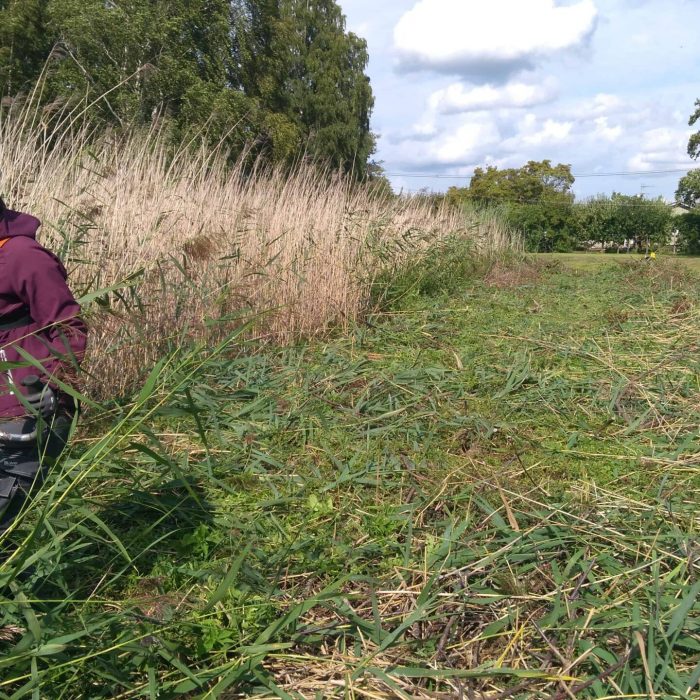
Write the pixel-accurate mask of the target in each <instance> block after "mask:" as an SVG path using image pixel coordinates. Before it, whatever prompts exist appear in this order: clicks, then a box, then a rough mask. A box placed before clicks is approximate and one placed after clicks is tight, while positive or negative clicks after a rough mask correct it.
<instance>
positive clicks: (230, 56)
mask: <svg viewBox="0 0 700 700" xmlns="http://www.w3.org/2000/svg"><path fill="white" fill-rule="evenodd" d="M367 62H368V54H367V45H366V42H365V41H364V40H363V39H361V38H359V37H358V36H356V35H355V34H353V33H352V32H348V31H347V29H346V23H345V17H344V15H343V13H342V11H341V9H340V7H339V6H338V4H337V2H335V0H0V92H1V94H2V97H3V102H2V104H3V109H5V110H7V109H11V108H12V107H16V106H18V105H21V104H22V103H23V102H24V101H26V100H27V99H30V98H32V99H34V100H36V101H37V102H38V103H39V104H40V107H41V109H42V118H43V119H48V118H50V117H51V114H53V113H56V112H59V111H61V110H64V111H65V108H69V109H70V108H72V107H74V106H77V107H79V106H80V105H81V104H85V105H89V104H91V103H93V102H94V103H95V104H94V107H93V108H92V109H91V110H90V113H91V115H93V118H94V119H96V120H97V122H98V123H99V124H100V125H103V126H105V127H107V128H116V129H134V128H147V129H152V128H157V129H159V130H161V131H163V132H165V133H166V134H168V135H169V136H170V137H172V138H173V139H176V140H180V141H182V140H183V139H186V138H189V137H191V136H192V135H193V134H198V135H202V136H203V137H204V138H206V139H208V140H209V141H210V142H211V143H215V144H222V145H223V146H224V147H225V148H226V149H227V150H228V153H229V154H230V155H231V157H232V158H236V157H238V156H239V155H240V154H241V153H242V152H243V151H244V150H245V151H246V152H250V153H251V154H252V155H253V156H259V155H262V156H263V157H265V158H268V159H270V160H272V161H274V162H277V163H292V162H295V161H297V160H298V159H299V158H302V157H304V158H308V159H313V160H314V161H319V162H322V163H324V164H326V165H328V166H330V167H332V168H340V169H343V170H344V171H346V172H348V173H354V174H355V175H356V176H357V177H358V178H364V176H365V175H366V173H367V170H368V164H369V162H370V157H371V155H372V153H373V152H374V147H375V139H374V136H373V134H372V132H371V130H370V116H371V112H372V108H373V105H374V98H373V94H372V88H371V85H370V81H369V78H368V77H367V75H366V72H365V71H366V68H367Z"/></svg>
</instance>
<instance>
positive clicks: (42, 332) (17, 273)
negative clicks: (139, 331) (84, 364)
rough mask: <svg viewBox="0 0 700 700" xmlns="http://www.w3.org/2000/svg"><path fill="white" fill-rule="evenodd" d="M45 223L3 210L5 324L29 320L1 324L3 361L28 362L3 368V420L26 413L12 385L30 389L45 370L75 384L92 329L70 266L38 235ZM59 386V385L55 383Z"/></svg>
mask: <svg viewBox="0 0 700 700" xmlns="http://www.w3.org/2000/svg"><path fill="white" fill-rule="evenodd" d="M39 226H41V222H40V221H39V220H38V219H36V218H34V217H33V216H30V215H28V214H21V213H19V212H16V211H10V210H9V209H5V210H4V211H2V212H1V213H0V240H3V239H5V238H7V239H9V240H8V241H7V243H6V244H5V245H3V247H2V248H0V326H1V325H2V323H3V322H4V321H5V320H8V319H14V318H17V317H20V316H22V315H23V314H24V312H26V315H28V316H29V317H30V318H29V319H28V320H29V323H28V325H24V326H22V327H20V328H13V329H12V330H2V329H0V360H4V361H7V362H19V363H23V364H24V365H25V366H22V367H16V368H12V369H9V370H8V369H6V368H0V419H2V418H6V417H17V416H23V415H25V414H26V411H25V409H24V407H23V406H22V404H21V403H20V402H19V401H18V400H17V398H16V396H14V394H13V393H12V391H11V390H10V386H11V382H10V377H11V379H12V383H13V384H14V388H15V389H20V390H21V391H23V392H26V389H24V388H23V387H22V386H21V382H22V379H23V378H24V377H26V376H28V375H30V374H35V375H42V376H41V377H40V378H41V380H42V381H43V382H45V383H49V384H52V383H53V381H52V380H53V379H54V378H58V379H60V380H61V381H63V382H65V383H67V384H71V382H72V381H73V379H74V378H75V376H76V372H77V368H78V364H79V363H80V361H81V360H82V359H83V355H84V354H85V345H86V340H87V329H86V326H85V324H84V322H83V321H82V319H81V318H80V315H79V314H80V306H79V304H78V303H77V302H76V300H75V298H74V297H73V295H72V294H71V291H70V289H68V285H67V284H66V279H67V274H66V270H65V268H64V267H63V265H62V264H61V262H60V260H59V259H58V258H57V257H56V256H55V255H53V253H50V252H49V251H48V250H46V249H45V248H42V247H41V246H40V245H39V244H38V243H37V242H36V240H35V236H36V232H37V229H38V228H39ZM18 347H19V348H21V349H22V350H24V351H25V352H26V353H28V354H29V355H30V356H31V357H33V358H34V359H36V360H38V361H39V362H40V363H41V365H42V366H43V368H44V371H43V372H41V371H40V370H39V369H38V368H37V367H36V366H27V361H26V359H24V358H23V357H22V355H21V354H20V353H19V352H18V350H17V348H18ZM54 386H55V385H54Z"/></svg>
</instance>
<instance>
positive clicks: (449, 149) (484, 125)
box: [434, 120, 500, 164]
mask: <svg viewBox="0 0 700 700" xmlns="http://www.w3.org/2000/svg"><path fill="white" fill-rule="evenodd" d="M499 139H500V133H499V131H498V129H497V128H496V125H495V124H494V123H493V121H492V120H483V121H469V122H467V123H465V124H462V126H460V127H459V128H458V129H456V130H455V131H454V132H452V133H450V134H448V135H446V136H445V137H444V138H442V139H441V140H440V142H438V143H436V144H435V146H434V148H435V151H434V153H435V157H436V159H437V160H438V162H440V163H443V164H460V163H465V162H466V163H471V162H475V161H478V160H480V159H482V158H483V157H484V155H483V154H484V149H485V148H489V147H490V146H492V145H494V144H496V143H497V142H498V141H499Z"/></svg>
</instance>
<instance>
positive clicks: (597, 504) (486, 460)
mask: <svg viewBox="0 0 700 700" xmlns="http://www.w3.org/2000/svg"><path fill="white" fill-rule="evenodd" d="M557 257H558V256H557ZM600 257H601V258H605V259H608V258H611V257H614V256H602V255H601V256H600ZM657 262H659V264H656V265H653V266H652V265H648V264H645V263H643V262H641V263H637V264H625V265H622V266H621V265H609V266H608V265H605V266H601V267H600V268H592V269H589V270H582V269H578V268H571V267H570V266H569V265H568V264H561V263H560V262H559V261H558V259H557V258H555V259H554V260H552V259H546V258H545V259H544V261H542V260H539V259H537V260H535V261H534V262H533V261H528V260H520V261H518V260H510V261H501V262H498V263H495V264H493V265H492V266H490V267H489V268H487V269H485V270H482V271H481V272H480V273H479V275H478V278H476V277H474V276H472V277H468V278H465V279H462V280H461V282H460V283H459V284H455V276H458V275H461V274H464V273H465V272H468V271H469V269H471V268H468V269H467V268H464V269H463V268H461V267H460V266H451V267H450V269H451V270H453V273H452V276H451V278H450V279H448V280H444V279H443V280H442V281H441V283H440V284H439V285H436V284H427V282H426V277H425V269H424V270H423V271H422V273H421V277H420V280H421V281H420V284H416V285H412V284H408V283H407V280H406V277H405V276H403V277H402V276H401V275H399V276H397V280H398V288H397V290H395V293H392V290H391V289H386V288H385V289H384V290H383V294H382V296H383V298H384V299H385V300H393V303H392V305H391V306H390V307H387V306H385V307H384V308H383V309H382V310H378V311H377V312H376V313H374V314H371V315H370V316H369V317H368V318H367V322H366V323H365V324H362V325H361V326H358V327H357V328H355V329H354V330H353V331H352V333H350V334H349V335H348V336H338V337H336V338H331V339H329V340H327V341H325V342H317V343H308V344H303V345H299V346H297V347H293V348H272V347H268V348H265V349H262V350H260V349H255V348H250V350H251V351H250V352H249V351H248V349H246V348H244V347H243V343H242V342H241V341H240V338H241V337H242V336H240V335H239V336H237V337H234V338H232V339H231V340H230V342H228V343H223V344H222V345H221V346H219V347H218V348H216V349H205V348H200V349H194V350H192V351H191V352H184V351H183V352H180V353H177V354H176V355H174V356H173V357H172V358H170V359H169V361H168V364H166V365H164V366H163V367H161V368H159V370H158V371H156V372H154V374H153V375H152V379H151V380H150V381H149V382H148V383H147V385H146V387H145V388H144V391H143V392H142V394H141V395H140V397H138V398H137V399H135V401H134V402H133V403H132V404H129V405H126V406H122V407H120V408H115V409H114V410H115V411H116V412H117V413H116V414H114V415H111V416H105V415H99V416H98V415H97V414H96V413H95V412H93V414H92V415H93V417H92V418H89V417H88V418H87V419H86V424H85V426H84V431H85V435H84V437H83V440H82V441H81V442H79V443H77V444H76V446H75V449H74V454H73V455H72V456H71V459H70V460H68V462H67V465H66V468H65V471H66V472H67V473H66V474H65V475H63V476H60V475H57V477H56V478H55V479H54V481H53V483H52V487H51V488H48V489H46V490H45V491H44V492H42V495H41V497H40V498H39V499H38V500H37V501H36V505H35V506H34V508H33V509H32V511H31V512H30V513H29V514H28V516H27V518H26V520H25V521H24V522H22V523H20V525H19V527H18V529H17V530H16V531H15V532H14V533H12V538H13V539H14V541H15V542H17V543H21V547H20V549H18V550H16V551H15V553H14V554H13V555H11V558H10V560H9V562H8V563H6V564H5V566H4V567H3V568H0V583H3V584H4V588H3V589H2V593H1V595H2V596H3V597H1V598H0V605H1V607H0V614H1V615H2V617H0V640H4V641H0V670H1V673H0V697H2V698H21V697H30V696H33V697H51V698H102V697H104V698H107V697H109V698H112V697H122V698H136V697H146V698H174V697H190V698H194V697H196V698H215V697H221V698H237V697H251V696H258V697H266V698H273V697H274V698H290V697H291V698H316V697H318V698H333V697H337V698H346V697H347V698H365V697H368V698H370V697H371V698H382V697H386V698H426V699H427V698H436V697H445V698H452V697H460V696H461V695H462V696H464V697H470V694H471V697H479V698H523V699H525V698H528V699H529V698H542V699H544V698H562V699H563V698H569V697H571V696H572V695H573V696H574V697H576V698H602V697H610V698H613V697H614V698H622V697H626V698H629V697H637V698H647V697H656V698H691V697H697V681H698V678H699V677H700V671H699V670H698V668H699V666H698V662H699V661H700V601H699V600H698V594H699V593H700V583H699V581H700V579H699V578H698V573H699V570H698V569H699V566H698V565H699V561H700V559H699V557H698V553H699V550H698V533H697V525H698V517H697V503H698V493H699V492H698V486H699V480H698V468H697V465H698V455H700V427H699V424H700V404H699V403H698V395H699V389H700V387H699V386H698V377H699V376H700V371H699V370H700V354H699V353H698V348H700V325H699V324H698V321H699V320H700V306H699V304H700V296H699V294H698V292H699V290H700V288H699V287H698V283H697V281H696V279H695V278H694V277H693V276H692V275H691V274H690V273H689V272H688V270H687V269H685V268H684V267H682V266H676V265H672V264H670V263H667V262H665V261H657ZM474 269H476V268H474ZM470 274H472V275H476V272H471V273H470ZM388 284H389V287H390V286H391V282H389V283H388ZM446 290H447V291H446ZM421 292H422V293H421ZM252 350H257V351H256V352H252ZM98 436H99V437H102V441H98ZM37 521H38V524H37ZM22 538H24V539H22Z"/></svg>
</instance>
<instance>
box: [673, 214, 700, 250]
mask: <svg viewBox="0 0 700 700" xmlns="http://www.w3.org/2000/svg"><path fill="white" fill-rule="evenodd" d="M675 224H676V226H677V228H678V234H679V236H678V251H679V252H680V253H685V254H686V255H700V212H695V211H692V212H688V213H687V214H682V215H681V216H679V217H677V218H676V219H675Z"/></svg>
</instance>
